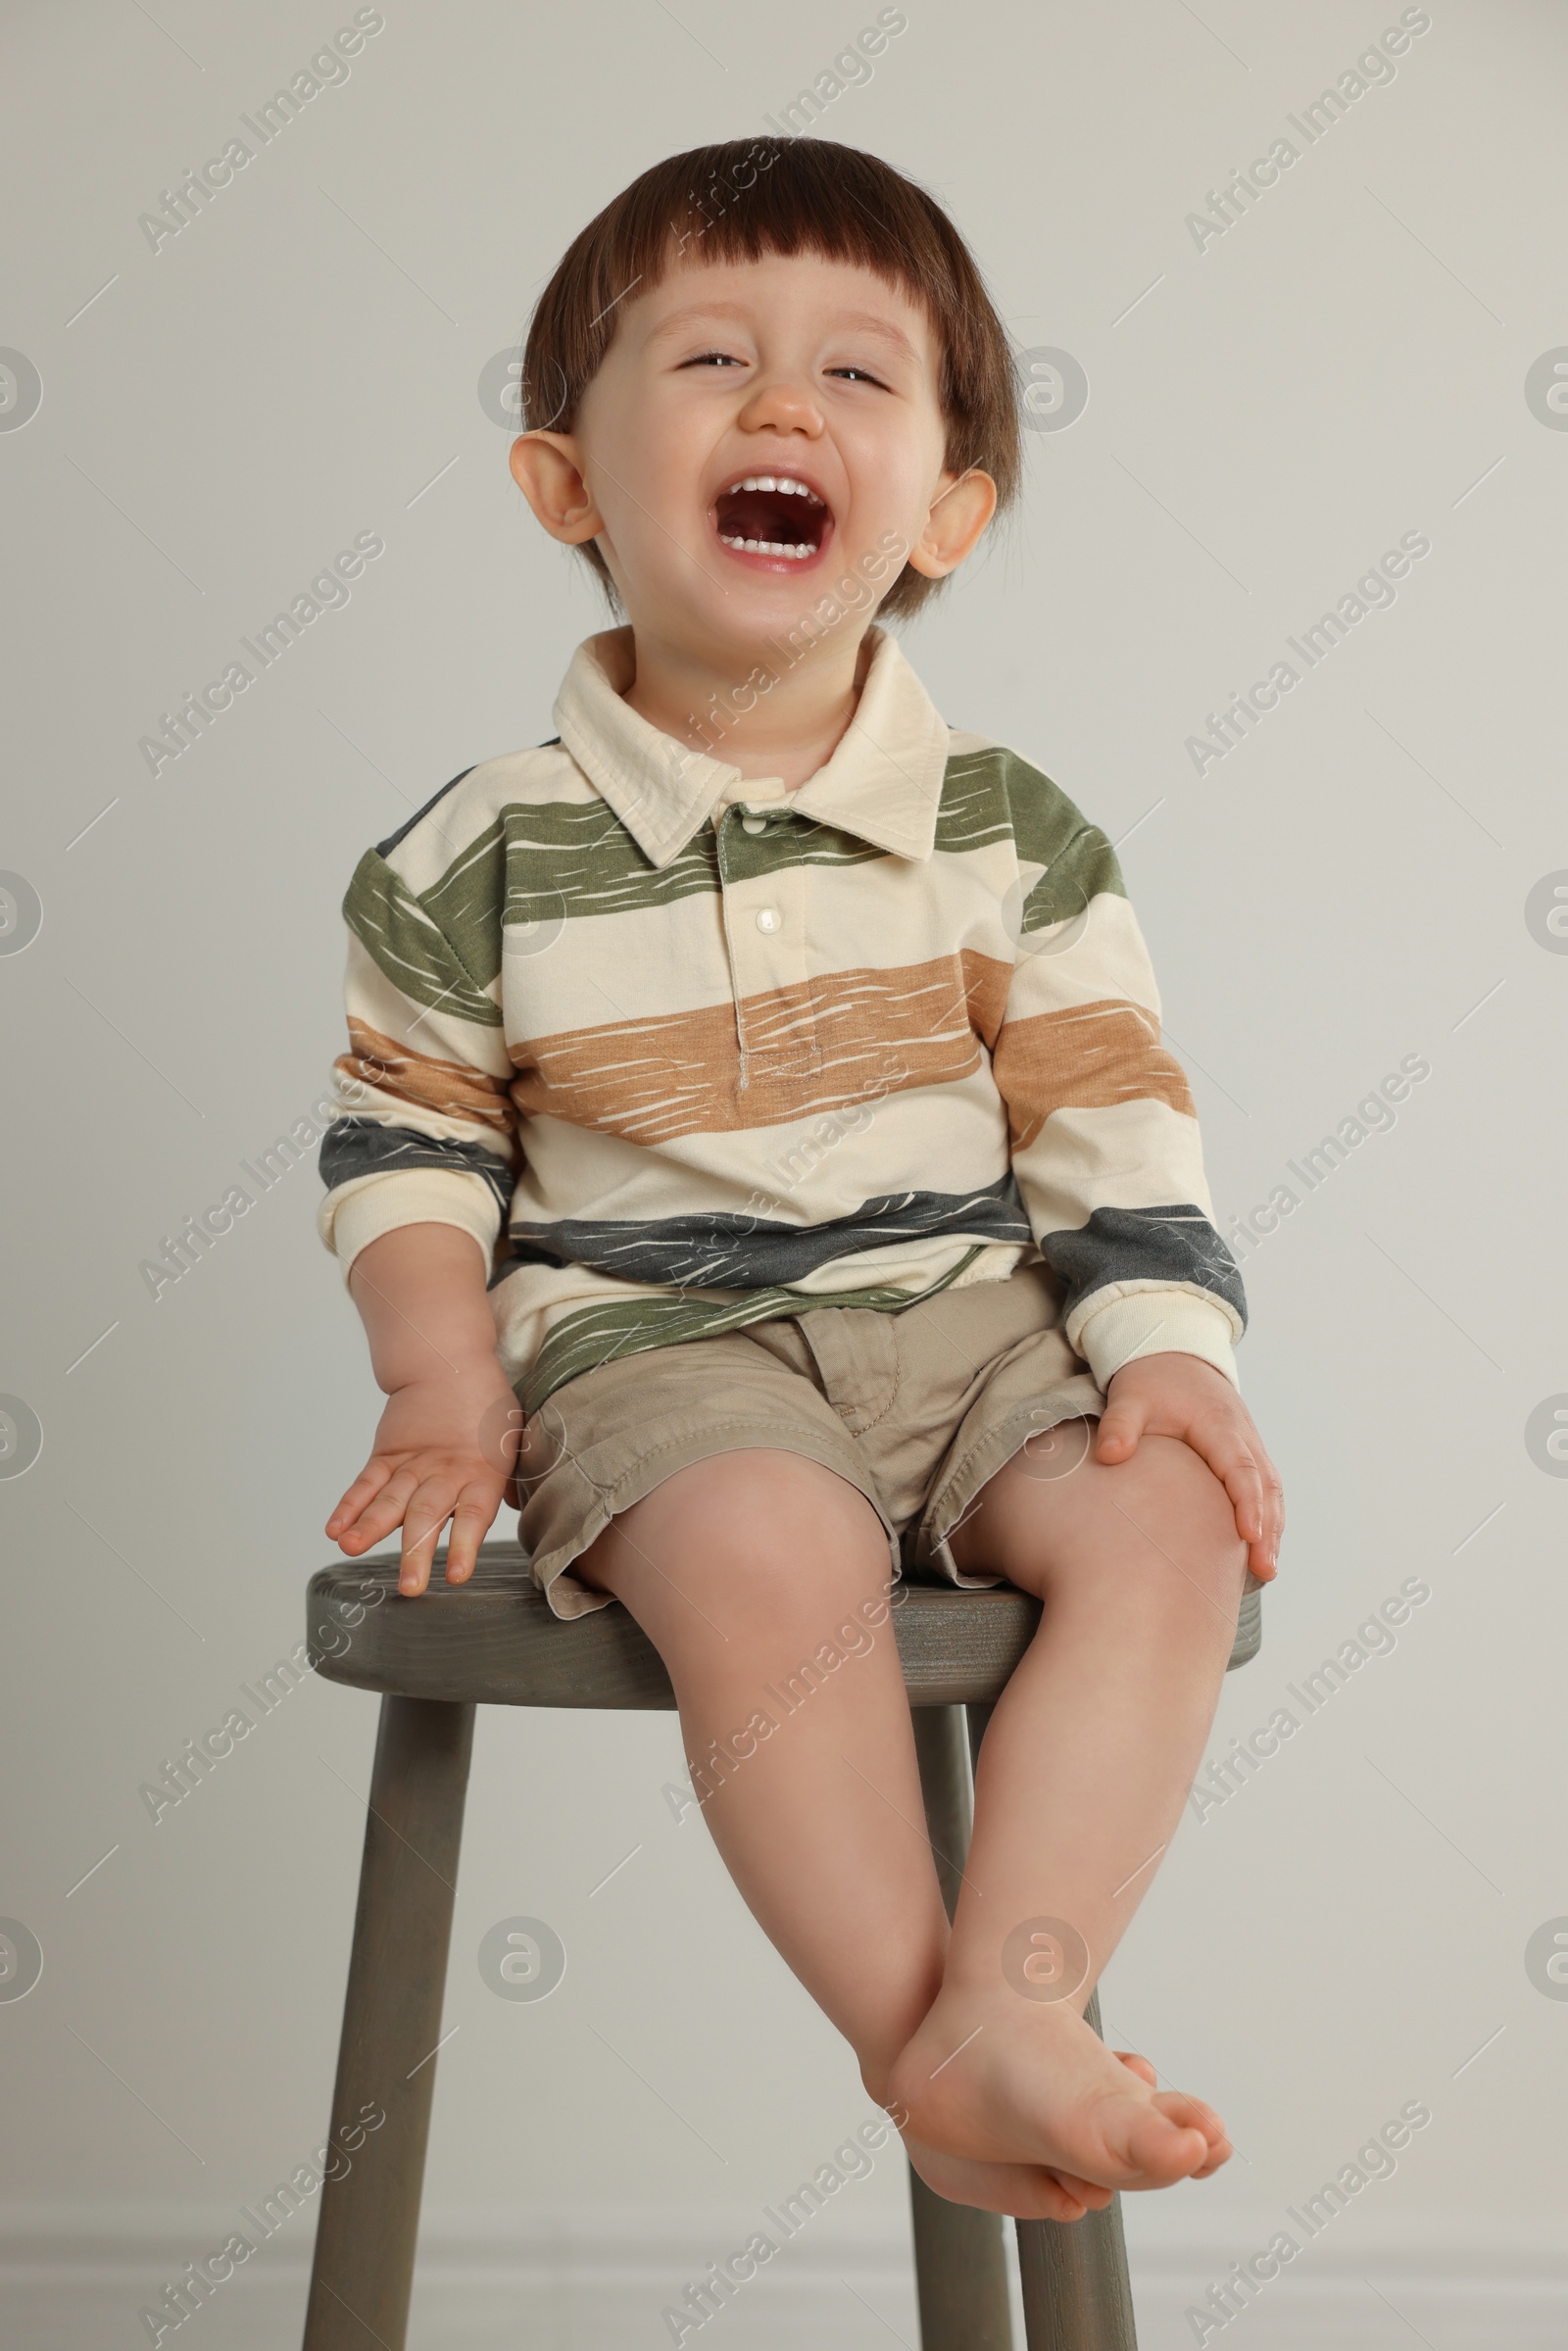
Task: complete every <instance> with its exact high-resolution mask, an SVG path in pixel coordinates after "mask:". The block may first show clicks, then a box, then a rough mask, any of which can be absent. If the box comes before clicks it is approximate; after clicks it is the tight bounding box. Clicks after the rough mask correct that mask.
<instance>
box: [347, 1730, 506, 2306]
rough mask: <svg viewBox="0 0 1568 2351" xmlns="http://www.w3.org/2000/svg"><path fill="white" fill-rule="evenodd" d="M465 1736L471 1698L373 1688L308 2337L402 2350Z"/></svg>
mask: <svg viewBox="0 0 1568 2351" xmlns="http://www.w3.org/2000/svg"><path fill="white" fill-rule="evenodd" d="M472 1746H473V1708H472V1706H468V1705H452V1704H448V1703H446V1702H445V1701H443V1700H439V1699H434V1698H400V1697H384V1698H383V1699H382V1700H381V1723H380V1730H379V1732H378V1734H377V1737H376V1742H375V1766H374V1770H373V1771H372V1774H371V1778H370V1800H369V1810H368V1816H367V1819H366V1824H365V1857H364V1860H363V1862H362V1864H361V1868H360V1898H359V1907H358V1909H357V1911H356V1912H355V1918H354V1947H353V1952H352V1954H351V1956H350V1959H349V1981H348V1992H347V1996H346V1998H345V2000H344V2005H343V2035H342V2039H341V2041H340V2042H339V2045H338V2061H337V2082H336V2086H335V2087H334V2089H333V2092H332V2136H333V2146H334V2148H341V2149H342V2150H343V2151H342V2153H340V2154H336V2153H335V2154H332V2155H329V2156H328V2158H327V2160H328V2162H330V2163H331V2164H332V2165H333V2167H334V2169H336V2170H337V2171H338V2173H339V2176H338V2177H337V2178H336V2179H328V2180H326V2181H325V2183H324V2184H323V2186H322V2189H321V2205H320V2212H319V2218H318V2223H317V2231H316V2255H315V2260H314V2263H313V2265H312V2270H311V2298H310V2305H309V2309H308V2311H307V2315H306V2320H305V2351H375V2346H376V2345H377V2344H379V2345H380V2346H381V2351H403V2346H404V2340H405V2337H406V2334H407V2331H408V2324H409V2297H410V2295H411V2293H412V2291H413V2286H414V2247H415V2239H416V2237H417V2232H418V2226H419V2192H420V2189H421V2187H422V2185H423V2181H424V2150H425V2141H426V2139H427V2138H428V2136H429V2130H430V2099H431V2093H432V2091H433V2089H434V2086H435V2058H434V2056H433V2054H432V2052H433V2050H434V2048H435V2046H436V2043H437V2042H438V2041H439V2039H440V2037H441V2001H442V1994H443V1992H444V1990H445V1986H446V1973H447V1946H448V1943H449V1942H450V1940H451V1935H452V1904H453V1899H454V1894H455V1887H456V1881H457V1875H458V1847H459V1844H460V1842H461V1839H462V1836H463V1802H464V1796H465V1794H466V1789H467V1783H468V1757H469V1754H470V1752H471V1750H472ZM377 2112H380V2113H383V2114H384V2115H385V2118H386V2119H385V2121H384V2122H382V2123H380V2124H378V2125H377V2126H376V2127H375V2128H374V2129H373V2130H371V2131H368V2132H367V2134H366V2135H365V2136H364V2137H363V2138H360V2136H359V2134H360V2131H362V2130H364V2129H365V2125H366V2124H367V2123H368V2121H369V2119H370V2118H371V2117H372V2116H373V2115H375V2114H376V2113H377ZM356 2140H358V2141H359V2143H358V2145H356ZM345 2164H346V2165H347V2166H348V2167H349V2168H348V2169H347V2170H346V2171H344V2170H342V2168H341V2167H342V2166H343V2165H345Z"/></svg>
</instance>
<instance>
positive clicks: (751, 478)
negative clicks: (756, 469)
mask: <svg viewBox="0 0 1568 2351" xmlns="http://www.w3.org/2000/svg"><path fill="white" fill-rule="evenodd" d="M757 487H758V480H757V476H756V474H755V473H748V475H747V476H746V479H745V480H744V481H743V482H742V484H741V488H742V489H743V490H755V489H756V488H757Z"/></svg>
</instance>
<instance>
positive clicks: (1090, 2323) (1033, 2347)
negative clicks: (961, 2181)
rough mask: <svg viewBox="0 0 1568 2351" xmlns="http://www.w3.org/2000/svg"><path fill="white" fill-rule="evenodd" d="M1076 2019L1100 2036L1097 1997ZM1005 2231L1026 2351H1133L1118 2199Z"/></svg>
mask: <svg viewBox="0 0 1568 2351" xmlns="http://www.w3.org/2000/svg"><path fill="white" fill-rule="evenodd" d="M965 1711H966V1712H967V1714H968V1717H969V1745H970V1753H971V1755H972V1756H973V1757H974V1758H976V1759H978V1757H979V1753H980V1741H981V1739H983V1738H984V1737H985V1731H986V1725H987V1723H988V1722H989V1721H990V1719H991V1709H990V1707H989V1706H970V1707H968V1708H966V1709H965ZM1084 2018H1085V2022H1086V2023H1088V2024H1090V2025H1092V2026H1093V2027H1094V2029H1095V2031H1096V2032H1097V2033H1098V2032H1099V2031H1100V1995H1099V1993H1098V1992H1096V1993H1094V1994H1093V1995H1092V1997H1091V1999H1090V2002H1089V2005H1088V2007H1087V2008H1086V2009H1085V2011H1084ZM1013 2227H1014V2229H1016V2230H1017V2233H1018V2269H1019V2273H1020V2276H1021V2279H1022V2284H1023V2330H1024V2340H1025V2341H1026V2343H1027V2344H1028V2347H1029V2351H1138V2334H1137V2330H1136V2327H1134V2324H1133V2295H1132V2286H1131V2284H1130V2283H1129V2281H1128V2277H1127V2245H1126V2240H1125V2238H1124V2236H1123V2234H1122V2226H1121V2198H1120V2196H1112V2198H1111V2200H1110V2202H1109V2203H1108V2204H1107V2205H1106V2207H1105V2209H1104V2211H1103V2212H1086V2213H1085V2214H1084V2217H1083V2219H1082V2220H1081V2221H1070V2222H1064V2221H1015V2222H1014V2223H1013Z"/></svg>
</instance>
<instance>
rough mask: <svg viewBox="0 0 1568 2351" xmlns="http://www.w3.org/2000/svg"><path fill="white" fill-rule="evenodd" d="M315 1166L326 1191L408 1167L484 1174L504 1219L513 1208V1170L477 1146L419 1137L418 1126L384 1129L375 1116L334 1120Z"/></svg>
mask: <svg viewBox="0 0 1568 2351" xmlns="http://www.w3.org/2000/svg"><path fill="white" fill-rule="evenodd" d="M319 1165H320V1170H321V1180H322V1182H323V1183H324V1184H325V1186H326V1188H327V1190H328V1192H330V1191H332V1190H333V1189H334V1187H335V1186H337V1185H338V1184H347V1183H349V1182H351V1181H352V1180H353V1178H354V1177H356V1176H368V1175H387V1174H391V1173H394V1172H395V1173H398V1174H402V1173H404V1172H405V1171H406V1170H407V1169H409V1168H411V1167H450V1168H454V1169H456V1171H457V1172H458V1173H459V1174H460V1175H476V1176H483V1178H484V1180H485V1182H486V1183H487V1184H488V1185H489V1187H490V1189H491V1191H492V1192H493V1193H494V1195H495V1200H496V1205H497V1207H498V1208H499V1209H500V1210H501V1213H502V1215H503V1216H505V1214H506V1212H507V1210H508V1208H509V1207H510V1206H511V1204H512V1169H511V1167H510V1166H509V1165H508V1163H507V1161H506V1160H505V1159H499V1158H497V1156H496V1154H495V1152H494V1151H482V1150H481V1149H480V1147H479V1145H478V1144H477V1143H458V1142H455V1141H451V1140H441V1139H438V1138H437V1137H436V1136H433V1135H421V1134H420V1133H419V1131H418V1129H417V1127H388V1126H382V1125H381V1124H380V1122H379V1120H377V1119H374V1118H335V1119H334V1120H333V1121H332V1124H331V1125H330V1126H329V1127H328V1128H327V1130H326V1133H325V1134H324V1135H323V1136H322V1137H321V1151H320V1159H319Z"/></svg>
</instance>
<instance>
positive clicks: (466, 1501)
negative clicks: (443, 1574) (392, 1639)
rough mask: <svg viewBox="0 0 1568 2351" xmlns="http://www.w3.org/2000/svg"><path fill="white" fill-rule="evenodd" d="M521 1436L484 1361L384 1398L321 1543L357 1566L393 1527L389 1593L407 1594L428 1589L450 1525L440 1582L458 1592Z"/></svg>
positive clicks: (498, 1374)
mask: <svg viewBox="0 0 1568 2351" xmlns="http://www.w3.org/2000/svg"><path fill="white" fill-rule="evenodd" d="M521 1427H522V1414H521V1412H520V1410H519V1408H518V1405H517V1400H516V1397H515V1395H514V1393H513V1391H512V1388H511V1386H510V1384H509V1383H508V1380H507V1377H506V1374H505V1373H504V1372H503V1370H502V1368H501V1365H500V1363H499V1362H498V1361H497V1359H496V1358H495V1356H493V1355H492V1356H490V1357H488V1358H487V1359H486V1360H484V1361H482V1362H477V1363H474V1364H471V1365H464V1366H460V1367H459V1369H458V1370H457V1371H455V1372H453V1371H446V1372H442V1373H440V1374H439V1375H436V1376H433V1377H431V1378H428V1379H417V1380H411V1381H409V1382H408V1384H407V1385H406V1386H404V1387H401V1388H397V1389H394V1390H393V1392H392V1394H391V1395H390V1396H388V1397H387V1401H386V1408H385V1410H384V1411H383V1412H382V1414H381V1419H380V1424H379V1426H378V1427H377V1429H376V1432H375V1445H374V1447H373V1449H372V1451H371V1454H370V1458H369V1459H368V1462H367V1463H366V1465H365V1467H364V1468H363V1469H362V1470H361V1472H360V1474H359V1476H358V1477H357V1478H356V1479H355V1481H354V1483H353V1485H352V1486H351V1487H350V1488H349V1490H348V1492H347V1493H346V1494H344V1496H343V1498H342V1500H341V1501H340V1502H339V1503H338V1505H337V1508H336V1509H335V1510H334V1511H333V1513H332V1515H331V1517H330V1518H329V1519H328V1520H327V1522H326V1532H327V1534H328V1535H330V1536H331V1537H333V1539H334V1540H335V1541H336V1543H337V1545H338V1548H339V1549H340V1550H343V1551H346V1552H347V1553H348V1554H349V1556H350V1558H353V1559H357V1558H358V1557H359V1556H360V1554H361V1553H362V1552H364V1551H368V1549H369V1548H370V1547H371V1545H372V1544H373V1543H382V1542H384V1541H385V1539H386V1538H387V1536H388V1535H390V1534H391V1533H392V1531H393V1529H394V1528H395V1527H398V1526H401V1527H402V1529H403V1555H402V1559H401V1562H400V1565H399V1569H398V1590H399V1592H403V1593H405V1594H408V1595H413V1594H415V1593H417V1592H423V1591H424V1589H425V1587H426V1586H427V1584H428V1583H429V1581H430V1564H431V1561H432V1560H433V1559H434V1557H435V1546H436V1543H438V1541H439V1540H440V1536H441V1530H442V1528H443V1527H444V1526H445V1525H446V1523H447V1521H448V1519H451V1521H452V1540H451V1543H450V1544H449V1546H448V1551H447V1582H448V1583H449V1584H463V1583H466V1580H467V1578H468V1577H469V1576H471V1575H472V1573H473V1566H474V1559H475V1556H476V1554H477V1552H478V1548H479V1545H480V1543H482V1542H483V1541H484V1538H485V1536H486V1534H487V1533H488V1532H489V1529H490V1527H491V1524H492V1523H493V1521H494V1519H495V1515H496V1512H497V1510H499V1508H500V1507H501V1503H502V1499H503V1496H504V1495H505V1494H506V1493H507V1488H508V1485H509V1482H510V1480H511V1476H512V1465H513V1462H514V1461H515V1457H516V1450H517V1444H518V1440H519V1438H520V1434H521ZM512 1498H513V1499H515V1489H514V1493H513V1496H512Z"/></svg>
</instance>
